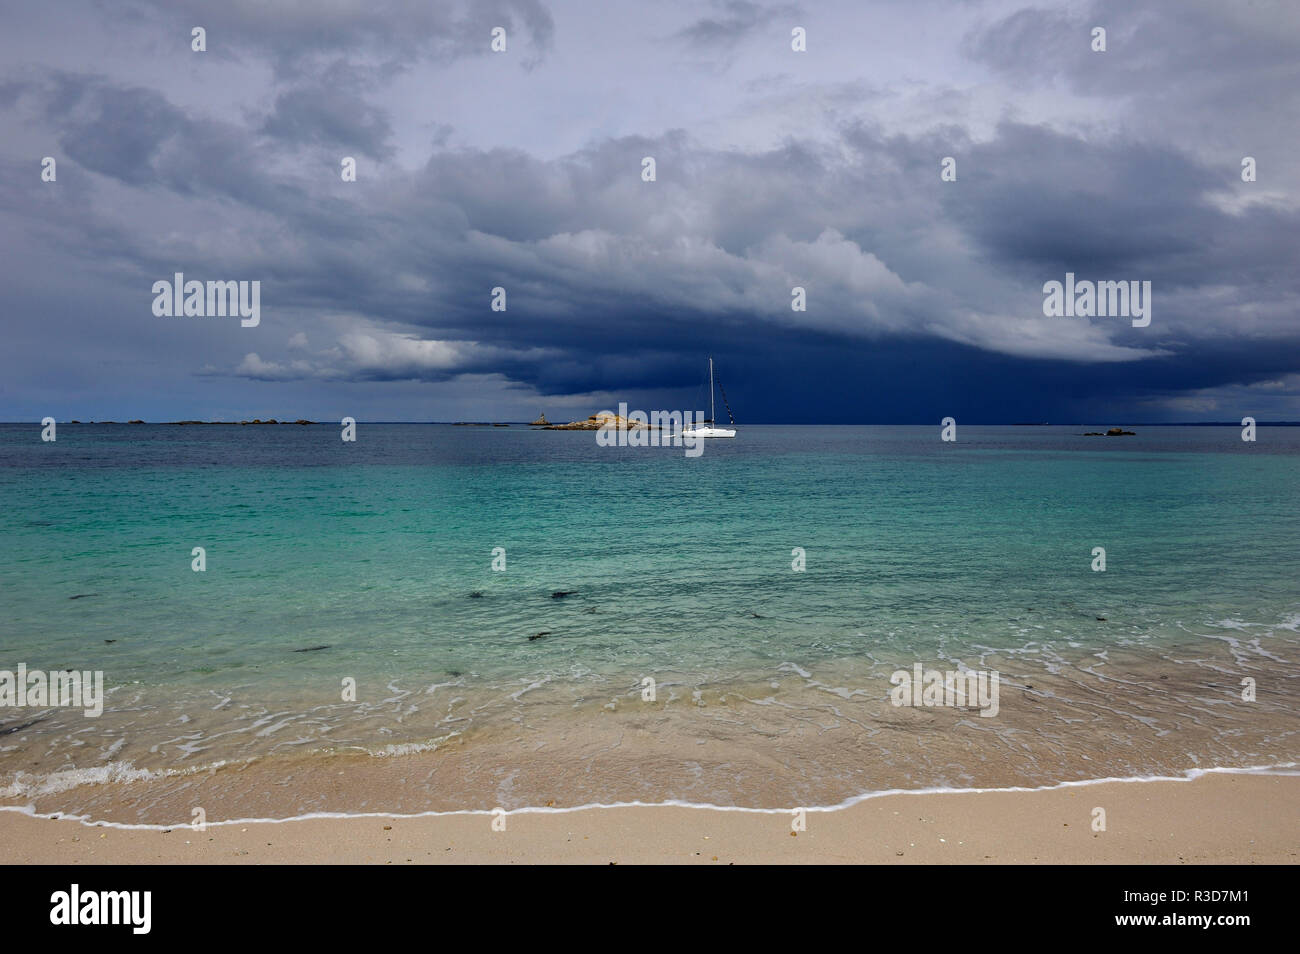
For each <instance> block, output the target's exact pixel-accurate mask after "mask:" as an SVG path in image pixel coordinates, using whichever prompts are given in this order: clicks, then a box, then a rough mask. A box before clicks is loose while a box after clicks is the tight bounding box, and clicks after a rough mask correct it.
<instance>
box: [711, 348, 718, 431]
mask: <svg viewBox="0 0 1300 954" xmlns="http://www.w3.org/2000/svg"><path fill="white" fill-rule="evenodd" d="M717 419H718V418H717V415H716V414H714V412H713V355H709V423H710V424H712V423H713V422H714V421H716V420H717Z"/></svg>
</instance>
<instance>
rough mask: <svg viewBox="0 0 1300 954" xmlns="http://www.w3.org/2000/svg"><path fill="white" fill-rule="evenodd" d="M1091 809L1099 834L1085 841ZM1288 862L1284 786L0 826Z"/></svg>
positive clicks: (788, 855) (330, 849)
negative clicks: (797, 828) (136, 826)
mask: <svg viewBox="0 0 1300 954" xmlns="http://www.w3.org/2000/svg"><path fill="white" fill-rule="evenodd" d="M1096 807H1100V808H1104V809H1105V812H1106V830H1105V831H1093V828H1092V819H1093V809H1094V808H1096ZM1298 856H1300V776H1296V775H1290V776H1283V775H1244V774H1242V775H1232V774H1212V775H1207V776H1203V777H1201V778H1198V779H1196V780H1195V781H1191V782H1174V781H1158V782H1141V783H1133V782H1127V783H1125V782H1107V783H1102V784H1097V785H1088V786H1079V787H1070V788H1059V789H1049V790H1043V791H1033V792H960V793H942V794H916V795H912V794H906V795H887V796H882V797H879V798H874V799H870V800H868V801H866V802H862V803H859V804H857V805H854V806H852V807H850V808H846V809H843V810H839V811H831V812H809V813H808V814H807V829H806V830H805V831H801V832H798V833H796V834H793V835H792V834H791V817H790V816H789V815H780V814H755V813H747V812H728V811H719V810H715V809H699V808H684V807H676V806H664V807H630V808H592V809H582V810H578V811H568V812H545V813H538V812H524V813H518V814H513V815H509V816H507V817H506V819H505V830H504V831H494V830H493V829H492V819H491V818H490V817H489V816H487V815H444V816H436V817H416V818H400V817H368V818H321V819H307V820H301V821H291V822H282V823H274V822H256V823H246V824H237V825H213V826H209V827H208V829H207V831H204V832H199V831H195V830H193V829H190V828H176V829H173V830H171V831H170V832H169V833H163V832H161V831H157V830H133V829H114V828H105V827H97V826H94V825H85V824H82V823H80V822H76V821H69V820H66V819H59V820H51V819H45V818H33V817H30V816H26V815H22V814H18V813H16V812H0V862H3V863H4V864H7V865H12V864H79V863H86V864H136V863H145V864H150V863H152V864H260V863H291V864H303V863H310V864H317V863H361V864H430V863H434V864H445V863H460V864H466V863H487V864H498V863H499V864H527V863H577V864H610V863H615V862H616V863H619V864H636V863H669V864H682V863H686V864H732V863H736V864H761V863H783V864H803V863H868V864H980V863H989V864H998V863H1035V862H1040V863H1045V862H1053V863H1065V864H1108V863H1147V864H1182V863H1191V864H1195V863H1238V864H1249V863H1273V864H1294V863H1295V862H1296V861H1297V858H1298Z"/></svg>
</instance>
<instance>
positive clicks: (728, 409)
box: [718, 379, 736, 427]
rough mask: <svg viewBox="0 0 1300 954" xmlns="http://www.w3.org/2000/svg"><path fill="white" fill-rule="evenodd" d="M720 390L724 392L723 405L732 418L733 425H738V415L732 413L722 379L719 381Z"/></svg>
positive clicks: (728, 415)
mask: <svg viewBox="0 0 1300 954" xmlns="http://www.w3.org/2000/svg"><path fill="white" fill-rule="evenodd" d="M718 391H719V392H720V393H721V394H722V406H723V407H725V408H726V409H727V417H728V418H729V419H730V420H731V426H732V427H735V426H736V415H734V414H732V413H731V405H730V404H728V403H727V390H726V388H724V387H723V386H722V381H721V379H719V381H718Z"/></svg>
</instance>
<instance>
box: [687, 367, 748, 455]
mask: <svg viewBox="0 0 1300 954" xmlns="http://www.w3.org/2000/svg"><path fill="white" fill-rule="evenodd" d="M722 397H723V403H724V404H726V395H725V394H724V395H723V396H722ZM727 418H728V420H730V421H731V423H732V424H735V423H736V419H735V418H734V417H732V416H731V406H730V405H728V406H727ZM714 419H715V418H714V413H713V356H712V355H709V419H708V420H707V421H705V422H704V423H705V425H706V426H705V427H688V428H686V430H684V431H682V436H683V437H735V436H736V432H735V430H733V429H732V428H728V427H714V426H713V422H714Z"/></svg>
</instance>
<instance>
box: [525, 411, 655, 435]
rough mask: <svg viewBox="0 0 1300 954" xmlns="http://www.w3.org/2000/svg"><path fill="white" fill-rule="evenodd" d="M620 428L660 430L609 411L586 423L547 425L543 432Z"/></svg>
mask: <svg viewBox="0 0 1300 954" xmlns="http://www.w3.org/2000/svg"><path fill="white" fill-rule="evenodd" d="M606 426H608V427H619V428H623V429H624V430H637V429H645V430H655V431H657V430H659V428H658V427H657V426H656V425H654V424H642V423H641V422H640V421H629V420H628V419H627V418H625V417H619V416H618V415H617V414H614V413H611V412H609V411H605V412H602V413H600V414H592V415H591V416H590V417H588V418H587V419H586V420H585V421H570V422H569V423H568V424H547V425H546V426H545V427H544V428H542V430H544V431H598V430H600V429H601V428H602V427H606Z"/></svg>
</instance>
